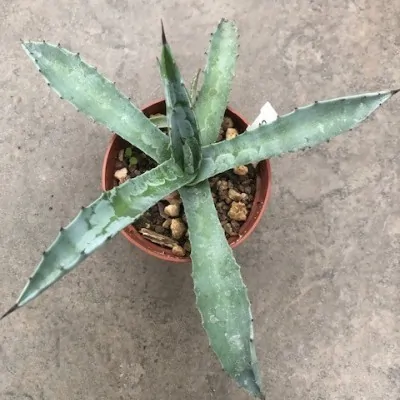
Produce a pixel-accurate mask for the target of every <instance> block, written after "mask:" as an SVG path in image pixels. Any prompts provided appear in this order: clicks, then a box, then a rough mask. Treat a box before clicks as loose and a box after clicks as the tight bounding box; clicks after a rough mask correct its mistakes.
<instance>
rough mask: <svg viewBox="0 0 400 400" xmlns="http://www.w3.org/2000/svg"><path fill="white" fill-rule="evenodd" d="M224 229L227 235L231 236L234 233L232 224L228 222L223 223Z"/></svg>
mask: <svg viewBox="0 0 400 400" xmlns="http://www.w3.org/2000/svg"><path fill="white" fill-rule="evenodd" d="M224 229H225V232H226V233H227V234H228V235H229V236H233V235H234V232H233V229H232V225H231V224H230V223H229V222H228V223H227V224H225V225H224Z"/></svg>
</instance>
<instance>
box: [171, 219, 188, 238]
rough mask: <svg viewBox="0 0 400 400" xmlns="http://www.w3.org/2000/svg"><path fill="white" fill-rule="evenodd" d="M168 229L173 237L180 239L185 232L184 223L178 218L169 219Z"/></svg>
mask: <svg viewBox="0 0 400 400" xmlns="http://www.w3.org/2000/svg"><path fill="white" fill-rule="evenodd" d="M170 229H171V235H172V237H173V238H174V239H180V238H182V237H183V235H184V234H185V233H186V225H185V224H184V222H183V221H182V220H181V219H180V218H174V219H173V220H172V221H171V226H170Z"/></svg>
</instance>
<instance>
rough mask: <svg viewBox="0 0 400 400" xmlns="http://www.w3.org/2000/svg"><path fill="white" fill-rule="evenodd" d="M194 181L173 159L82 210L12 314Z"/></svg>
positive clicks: (51, 249) (46, 257)
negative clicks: (126, 228)
mask: <svg viewBox="0 0 400 400" xmlns="http://www.w3.org/2000/svg"><path fill="white" fill-rule="evenodd" d="M191 179H193V177H189V176H188V175H184V174H183V173H182V170H181V169H180V168H179V167H178V166H177V165H175V163H174V162H173V160H172V159H169V160H168V161H165V162H164V163H163V164H160V165H159V166H157V167H156V168H154V169H152V170H150V171H147V172H145V173H144V174H142V175H139V176H138V177H136V178H134V179H131V180H128V181H127V182H125V183H123V184H121V185H120V186H117V187H114V188H113V189H111V190H110V191H107V192H104V193H103V194H102V195H101V196H100V197H99V198H98V199H97V200H96V201H94V202H93V203H92V204H90V205H89V206H88V207H86V208H82V210H81V211H80V212H79V214H78V215H77V216H76V218H75V219H74V220H73V221H72V222H71V223H70V224H69V225H68V226H66V227H65V228H63V229H61V231H60V232H59V234H58V236H57V238H56V239H55V241H54V242H53V243H52V244H51V246H50V247H49V248H48V249H47V250H46V251H45V252H44V253H43V257H42V260H41V261H40V263H39V265H38V266H37V268H36V270H35V272H34V273H33V275H32V276H31V278H29V281H28V283H27V285H26V287H25V289H24V290H23V292H22V293H21V295H20V297H19V299H18V301H17V304H16V306H14V307H13V308H12V309H11V310H12V311H13V310H14V309H16V308H19V307H22V306H23V305H25V304H27V303H28V302H30V301H31V300H33V299H35V298H36V297H37V296H39V295H40V294H41V293H42V292H43V291H45V290H46V289H47V288H49V287H50V286H51V285H53V284H54V283H55V282H57V281H58V280H59V279H61V278H62V277H63V276H64V275H66V274H67V273H69V272H70V271H71V270H72V269H74V268H75V267H76V266H78V265H79V264H80V263H81V262H82V261H83V260H84V259H85V258H86V257H87V256H88V255H89V254H91V253H92V252H93V251H95V250H96V249H97V248H99V247H100V246H101V245H103V244H104V243H105V242H106V241H107V240H109V239H111V238H112V237H114V236H115V235H116V234H117V233H118V232H119V231H121V230H122V229H123V228H125V227H126V226H127V225H129V224H131V223H132V222H133V221H135V220H136V219H137V218H138V217H139V216H140V215H141V214H142V213H143V212H145V211H146V210H147V209H148V208H150V207H152V206H153V205H154V204H156V203H157V202H158V201H159V200H161V199H162V198H163V197H165V196H167V195H168V194H170V193H171V192H173V191H175V190H177V189H179V188H180V187H182V186H183V185H185V184H187V183H188V182H189V181H190V180H191ZM7 314H9V312H7V313H6V315H7Z"/></svg>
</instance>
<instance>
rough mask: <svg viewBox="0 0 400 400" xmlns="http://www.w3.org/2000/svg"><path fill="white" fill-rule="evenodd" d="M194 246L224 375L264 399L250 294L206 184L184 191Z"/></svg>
mask: <svg viewBox="0 0 400 400" xmlns="http://www.w3.org/2000/svg"><path fill="white" fill-rule="evenodd" d="M180 193H181V196H182V200H183V202H184V204H185V214H186V216H187V221H188V226H189V239H190V243H191V258H192V265H193V266H192V271H193V272H192V277H193V282H194V291H195V294H196V304H197V308H198V309H199V311H200V314H201V317H202V322H203V326H204V328H205V330H206V332H207V334H208V338H209V341H210V344H211V346H212V348H213V350H214V351H215V353H216V355H217V356H218V358H219V360H220V362H221V364H222V366H223V368H224V370H225V371H226V372H227V373H228V374H229V375H230V376H231V377H232V378H234V379H235V380H236V382H237V383H238V384H239V385H240V386H242V387H243V388H245V389H246V390H248V391H249V392H250V393H251V394H253V395H254V396H257V397H260V398H263V395H262V394H261V388H260V379H259V372H258V363H257V359H256V355H255V348H254V342H253V324H252V315H251V310H250V302H249V299H248V296H247V289H246V286H245V285H244V283H243V280H242V277H241V274H240V267H239V265H238V264H237V263H236V261H235V258H234V256H233V252H232V249H231V247H230V246H229V244H228V242H227V240H226V238H225V234H224V230H223V229H222V226H221V223H220V221H219V219H218V215H217V212H216V210H215V207H214V203H213V200H212V196H211V191H210V187H209V184H208V182H207V181H205V182H202V183H200V184H198V185H196V186H195V187H191V188H181V189H180Z"/></svg>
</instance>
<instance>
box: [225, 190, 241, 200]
mask: <svg viewBox="0 0 400 400" xmlns="http://www.w3.org/2000/svg"><path fill="white" fill-rule="evenodd" d="M228 197H229V198H230V199H231V200H234V201H240V200H242V194H241V193H239V192H237V191H236V190H235V189H229V192H228Z"/></svg>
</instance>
